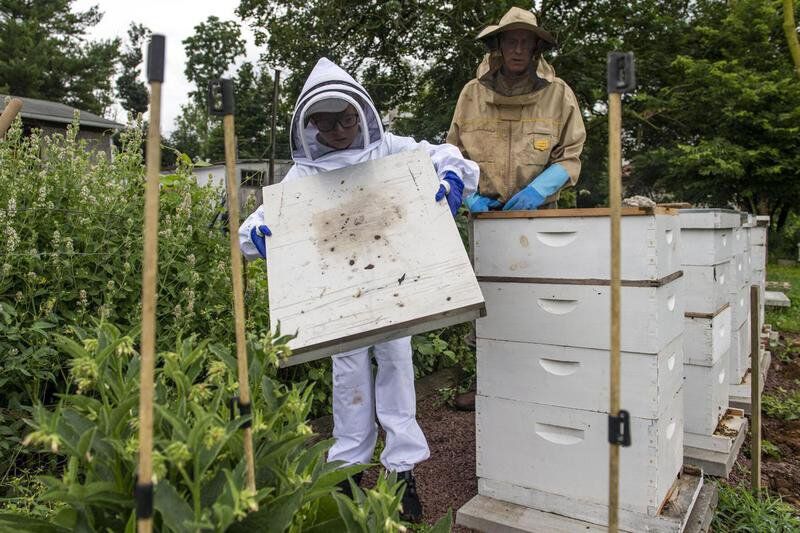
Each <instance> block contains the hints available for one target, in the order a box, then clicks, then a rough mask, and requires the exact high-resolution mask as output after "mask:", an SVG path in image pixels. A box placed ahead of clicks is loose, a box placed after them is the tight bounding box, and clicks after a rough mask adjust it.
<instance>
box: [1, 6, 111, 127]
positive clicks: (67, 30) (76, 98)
mask: <svg viewBox="0 0 800 533" xmlns="http://www.w3.org/2000/svg"><path fill="white" fill-rule="evenodd" d="M72 3H73V0H0V80H1V81H0V85H2V87H0V88H2V90H3V91H5V92H7V93H10V94H13V95H17V96H26V97H29V98H42V99H46V100H54V101H57V102H62V103H65V104H68V105H72V106H75V107H78V108H80V109H86V110H88V111H92V112H94V113H98V114H102V113H103V110H104V109H105V108H106V107H107V106H108V105H109V104H110V103H111V101H112V90H111V80H112V76H113V73H114V69H115V66H116V60H117V55H118V49H119V44H120V42H119V39H114V40H111V41H94V42H87V41H86V39H85V34H86V31H87V29H88V28H91V27H92V26H94V25H96V24H97V23H98V22H99V21H100V19H101V17H102V14H101V13H100V11H99V10H98V9H97V7H92V8H89V9H88V10H86V11H72V9H71V7H72Z"/></svg>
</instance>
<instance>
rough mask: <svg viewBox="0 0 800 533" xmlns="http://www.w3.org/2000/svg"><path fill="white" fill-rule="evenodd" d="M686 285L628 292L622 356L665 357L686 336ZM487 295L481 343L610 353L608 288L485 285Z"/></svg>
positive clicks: (479, 325)
mask: <svg viewBox="0 0 800 533" xmlns="http://www.w3.org/2000/svg"><path fill="white" fill-rule="evenodd" d="M682 281H683V280H682V279H681V278H680V277H676V278H675V279H673V280H672V281H669V282H667V283H666V284H664V285H660V286H657V287H641V286H639V287H630V286H623V287H622V289H621V298H622V302H623V304H622V309H621V317H620V318H621V324H622V326H621V335H620V337H621V339H620V344H621V350H622V351H626V352H634V353H649V354H655V353H659V352H660V351H661V350H662V349H663V348H664V347H665V346H667V345H668V344H669V343H670V342H671V341H672V340H673V339H675V338H676V337H677V336H678V335H680V334H681V332H682V331H683V303H682V295H683V292H682V288H683V283H682ZM481 290H482V291H483V295H484V297H485V298H486V312H487V316H486V317H485V318H482V319H480V320H478V322H477V327H476V333H477V336H478V337H480V338H483V339H495V340H506V341H516V342H531V343H537V344H553V345H569V346H575V347H579V348H596V349H600V350H608V349H609V346H610V341H609V333H608V332H609V331H610V320H609V316H610V312H609V302H610V287H609V286H608V285H583V284H574V285H564V284H554V283H524V282H523V283H512V282H485V281H484V282H481Z"/></svg>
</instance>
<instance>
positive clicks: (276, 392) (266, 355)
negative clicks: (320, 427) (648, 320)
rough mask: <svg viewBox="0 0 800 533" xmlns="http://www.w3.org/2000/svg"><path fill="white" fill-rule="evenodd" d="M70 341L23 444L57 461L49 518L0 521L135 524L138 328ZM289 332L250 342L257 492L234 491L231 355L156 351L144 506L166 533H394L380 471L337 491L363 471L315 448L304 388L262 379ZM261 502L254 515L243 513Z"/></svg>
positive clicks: (238, 469) (61, 526)
mask: <svg viewBox="0 0 800 533" xmlns="http://www.w3.org/2000/svg"><path fill="white" fill-rule="evenodd" d="M74 329H75V335H76V336H77V340H76V339H73V338H70V337H66V336H57V337H55V339H56V343H57V346H58V350H59V352H61V353H64V354H66V355H67V357H68V366H69V368H70V371H69V376H68V381H67V383H68V386H67V392H66V393H65V394H63V395H61V397H60V400H59V402H58V404H57V405H56V406H55V408H53V409H46V408H45V407H43V406H42V405H37V406H36V408H35V411H34V416H33V420H32V422H31V425H32V426H33V431H32V432H31V433H30V434H29V435H28V436H27V437H26V439H25V442H26V444H30V445H32V446H36V447H37V448H39V449H42V450H43V452H44V453H46V454H52V455H55V456H56V457H58V458H59V459H60V463H61V465H62V467H61V469H60V472H59V475H49V476H42V477H41V480H42V482H43V483H44V484H45V486H46V490H45V491H44V492H43V494H42V495H41V497H40V499H41V501H43V502H48V501H55V502H60V503H61V508H60V510H59V511H58V512H57V513H56V514H55V515H54V516H52V517H50V518H49V519H48V520H41V519H34V518H31V517H26V516H23V515H16V514H10V513H6V514H3V515H0V525H1V526H4V527H16V528H25V527H30V526H35V525H39V526H42V527H44V525H45V524H47V525H48V526H49V527H51V530H52V531H73V530H76V529H80V530H82V531H133V530H134V526H135V513H134V510H133V498H132V492H133V488H134V484H135V472H136V467H137V451H138V401H139V380H138V377H139V366H140V359H139V355H138V354H137V353H136V351H135V350H134V337H135V334H134V333H130V334H128V335H125V336H123V335H121V334H120V331H119V330H118V329H117V328H116V327H114V326H112V325H110V324H108V323H101V324H100V325H99V326H98V327H97V328H96V330H95V332H94V333H93V335H91V336H90V335H88V334H87V333H85V332H84V331H83V330H80V329H78V328H74ZM285 340H286V339H285V338H281V339H275V340H274V341H273V339H270V338H269V337H268V336H264V337H262V338H260V339H251V342H250V348H251V353H252V354H253V358H252V361H251V364H250V372H251V374H250V376H251V380H252V386H253V399H252V401H253V415H252V416H253V419H252V424H253V426H252V427H253V439H254V448H255V450H256V451H255V456H256V475H257V482H256V486H257V488H258V490H257V492H256V493H252V492H250V491H248V490H246V489H243V488H242V487H244V485H245V474H244V471H245V468H244V459H243V453H242V449H243V445H242V439H241V432H240V431H239V426H240V425H241V423H242V422H243V421H244V420H245V419H234V420H231V414H230V411H229V409H228V401H229V400H230V398H231V396H232V395H233V394H235V391H236V390H237V387H238V385H237V382H236V360H235V358H234V357H233V356H232V355H231V354H230V353H229V352H228V350H227V349H226V348H224V347H222V346H219V345H214V344H210V343H208V342H205V341H199V340H197V339H196V338H194V337H190V338H187V339H180V338H179V339H177V340H176V345H175V348H174V351H165V352H160V353H159V354H158V355H157V358H156V359H157V360H156V373H155V398H154V400H155V420H154V454H153V464H154V478H155V480H156V487H155V493H154V499H155V502H154V507H155V510H156V515H155V521H156V522H155V524H156V527H157V529H162V530H169V531H196V530H198V529H202V530H209V531H211V530H213V531H225V530H227V529H228V528H230V527H231V526H234V525H235V527H234V528H233V529H232V530H234V531H284V530H286V529H287V528H288V529H289V530H290V531H307V530H314V529H315V528H324V529H318V530H342V531H344V530H347V531H376V530H385V531H387V530H388V531H391V530H393V529H397V528H398V527H399V522H398V506H399V501H400V494H399V491H400V484H398V483H397V482H396V481H395V480H394V478H392V479H382V480H381V481H380V482H379V483H378V486H377V487H376V488H375V489H373V490H367V491H362V492H359V493H358V496H357V505H355V506H354V504H353V502H352V501H349V499H348V498H346V497H344V496H342V495H341V494H338V493H336V494H334V492H335V485H336V484H337V483H339V482H341V481H343V480H344V479H346V477H347V475H350V474H352V473H354V472H356V471H358V470H360V469H363V468H364V467H363V466H360V467H358V466H357V467H347V468H342V469H339V468H338V467H339V466H341V465H340V464H339V463H326V462H325V458H324V454H325V451H326V450H327V448H328V447H329V446H330V444H331V441H321V442H318V443H315V444H311V443H310V440H311V438H312V437H313V434H312V431H311V429H310V427H309V426H308V425H307V424H306V418H307V416H308V410H309V406H310V402H309V401H308V399H309V395H310V393H311V390H312V389H311V387H308V386H306V385H305V384H304V383H301V384H295V385H293V386H291V387H286V386H283V385H279V384H277V383H276V382H275V381H274V380H273V379H272V378H271V377H270V376H269V371H270V370H274V368H275V367H276V365H277V362H278V358H279V357H281V356H284V355H285V354H287V353H288V350H287V348H286V346H285V344H284V343H285ZM256 506H258V507H259V508H260V510H258V511H254V512H248V511H250V510H251V509H253V508H254V507H256Z"/></svg>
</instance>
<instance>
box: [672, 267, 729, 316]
mask: <svg viewBox="0 0 800 533" xmlns="http://www.w3.org/2000/svg"><path fill="white" fill-rule="evenodd" d="M682 269H683V276H684V279H685V281H684V287H685V291H684V296H685V308H686V310H687V311H691V312H695V313H714V312H715V311H717V310H718V309H720V308H721V307H723V306H724V305H725V304H726V303H728V302H729V301H730V288H729V287H730V286H731V285H732V284H733V282H732V279H733V275H732V274H731V261H730V260H729V261H725V262H724V263H720V264H717V265H684V266H683V267H682Z"/></svg>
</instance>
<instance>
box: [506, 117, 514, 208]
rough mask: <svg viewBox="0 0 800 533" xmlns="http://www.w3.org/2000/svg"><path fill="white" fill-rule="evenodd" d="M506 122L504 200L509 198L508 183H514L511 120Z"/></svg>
mask: <svg viewBox="0 0 800 533" xmlns="http://www.w3.org/2000/svg"><path fill="white" fill-rule="evenodd" d="M506 123H507V124H508V159H507V161H506V178H507V181H506V190H505V197H506V202H507V201H509V200H511V186H510V185H509V183H514V176H513V175H512V174H511V121H510V120H507V121H506Z"/></svg>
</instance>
